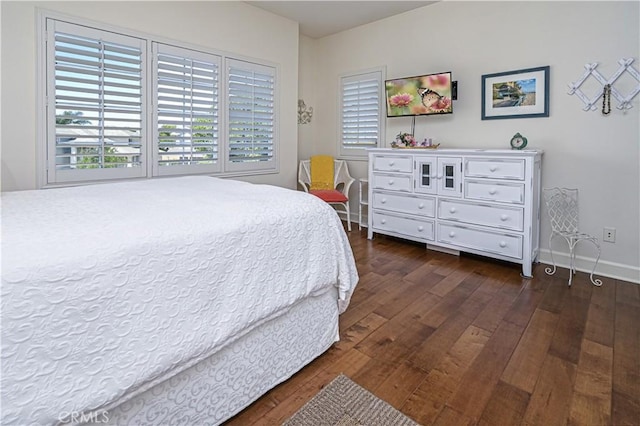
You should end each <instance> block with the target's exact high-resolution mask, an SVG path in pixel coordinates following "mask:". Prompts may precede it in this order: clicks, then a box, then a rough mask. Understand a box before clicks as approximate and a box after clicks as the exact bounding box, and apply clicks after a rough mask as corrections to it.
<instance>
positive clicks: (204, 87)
mask: <svg viewBox="0 0 640 426" xmlns="http://www.w3.org/2000/svg"><path fill="white" fill-rule="evenodd" d="M40 23H41V26H40V29H42V30H43V31H42V34H43V44H42V49H41V50H40V54H41V58H42V61H41V62H40V63H41V64H42V67H41V69H40V73H41V74H40V75H41V77H42V80H41V81H42V83H43V84H42V88H43V89H42V90H41V91H40V93H42V96H43V98H44V99H45V100H46V102H45V103H44V105H45V107H43V109H42V117H44V120H43V124H42V125H43V128H44V129H46V131H45V132H43V137H42V138H41V141H42V143H41V147H42V151H41V152H42V153H43V154H42V156H41V158H42V159H43V161H42V163H43V169H44V170H43V172H44V173H43V175H42V176H43V177H42V179H41V183H42V184H44V185H47V184H64V183H71V182H85V181H97V180H107V179H122V178H136V177H154V176H163V175H176V174H196V173H209V174H211V173H216V174H227V175H231V174H234V175H239V174H254V173H270V172H274V171H277V151H278V150H277V108H276V106H277V94H278V92H277V84H276V83H277V82H276V75H277V68H276V66H272V65H270V64H266V63H262V61H251V60H239V59H236V58H233V55H228V54H222V53H216V52H214V51H208V50H205V49H202V48H199V47H196V48H193V46H188V45H186V44H184V43H178V42H168V41H166V40H162V41H159V40H155V39H154V37H153V36H150V35H145V34H140V33H137V32H135V31H132V30H125V29H116V28H111V27H109V28H106V27H105V28H93V27H91V26H90V25H84V24H83V23H82V22H80V21H79V20H76V19H71V18H69V17H61V16H59V15H57V14H55V13H51V12H42V13H41V19H40ZM92 25H93V24H92ZM223 64H224V65H225V66H223Z"/></svg>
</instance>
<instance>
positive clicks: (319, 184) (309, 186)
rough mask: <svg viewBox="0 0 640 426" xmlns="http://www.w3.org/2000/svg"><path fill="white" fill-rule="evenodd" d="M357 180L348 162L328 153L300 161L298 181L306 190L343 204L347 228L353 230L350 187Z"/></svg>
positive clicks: (330, 201) (331, 201)
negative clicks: (352, 175)
mask: <svg viewBox="0 0 640 426" xmlns="http://www.w3.org/2000/svg"><path fill="white" fill-rule="evenodd" d="M354 181H355V179H354V178H352V177H351V175H350V174H349V169H348V167H347V162H346V161H344V160H336V159H334V158H333V157H331V156H328V155H315V156H312V157H311V159H309V160H302V161H300V166H299V167H298V182H299V183H300V185H302V188H303V189H304V190H305V192H308V193H310V194H312V195H315V196H316V197H318V198H320V199H321V200H323V201H325V202H327V203H329V204H331V205H333V206H334V207H335V206H341V207H342V208H344V211H345V212H346V214H347V229H348V230H349V231H351V210H350V209H349V188H350V187H351V184H352V183H353V182H354Z"/></svg>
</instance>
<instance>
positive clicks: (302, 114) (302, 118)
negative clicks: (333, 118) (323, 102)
mask: <svg viewBox="0 0 640 426" xmlns="http://www.w3.org/2000/svg"><path fill="white" fill-rule="evenodd" d="M312 116H313V108H312V107H307V105H306V104H305V103H304V100H302V99H298V124H308V123H311V117H312Z"/></svg>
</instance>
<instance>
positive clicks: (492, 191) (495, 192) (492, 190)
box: [489, 188, 498, 195]
mask: <svg viewBox="0 0 640 426" xmlns="http://www.w3.org/2000/svg"><path fill="white" fill-rule="evenodd" d="M497 193H498V190H497V189H495V188H491V189H490V190H489V194H491V195H495V194H497Z"/></svg>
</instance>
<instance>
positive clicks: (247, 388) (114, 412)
mask: <svg viewBox="0 0 640 426" xmlns="http://www.w3.org/2000/svg"><path fill="white" fill-rule="evenodd" d="M336 299H337V290H336V289H335V288H332V289H330V290H329V291H327V292H325V293H323V294H321V295H319V296H312V297H308V298H306V299H303V300H301V301H300V302H298V303H297V304H295V305H294V306H292V307H291V308H290V309H289V310H288V311H287V312H286V313H285V314H283V315H281V316H278V317H276V318H274V319H272V320H270V321H268V322H266V323H264V324H263V325H261V326H260V327H258V328H256V329H254V330H252V331H251V332H250V333H248V334H246V335H244V336H243V337H241V338H240V339H238V340H237V341H236V342H234V343H233V344H231V345H230V346H227V347H225V348H223V349H221V350H220V351H219V352H217V353H215V354H213V355H212V356H210V357H209V358H207V359H205V360H203V361H201V362H200V363H198V364H196V365H194V366H192V367H191V368H189V369H187V370H185V371H183V372H181V373H179V374H177V375H176V376H174V377H173V378H171V379H169V380H166V381H165V382H163V383H160V384H158V385H156V386H154V387H152V388H151V389H148V390H146V391H145V392H143V393H141V394H138V395H136V396H134V397H133V398H132V399H130V400H128V401H127V402H125V403H122V404H120V405H119V406H117V407H113V408H107V409H106V410H101V411H100V412H97V413H75V414H76V416H77V418H80V416H81V415H84V419H85V420H89V419H92V420H95V421H94V422H93V423H89V424H94V425H104V424H105V423H106V424H111V425H154V426H155V425H160V424H161V425H196V424H197V425H217V424H220V423H222V422H224V421H225V420H227V419H229V418H230V417H232V416H233V415H235V414H237V413H239V412H240V411H242V409H244V408H245V407H247V406H249V405H250V404H251V403H252V402H254V401H255V400H256V399H258V398H259V397H260V396H261V395H263V394H264V393H266V392H267V391H268V390H270V389H272V388H273V387H274V386H276V385H277V384H279V383H281V382H283V381H285V380H287V379H288V378H289V377H291V376H292V375H293V374H294V373H296V372H297V371H298V370H300V369H301V368H302V367H304V366H305V365H306V364H308V363H309V362H311V361H312V360H313V359H314V358H316V357H318V356H319V355H321V354H322V353H323V352H325V351H326V350H327V349H328V348H329V347H330V346H331V345H332V344H333V343H334V342H336V341H338V305H337V302H336Z"/></svg>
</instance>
